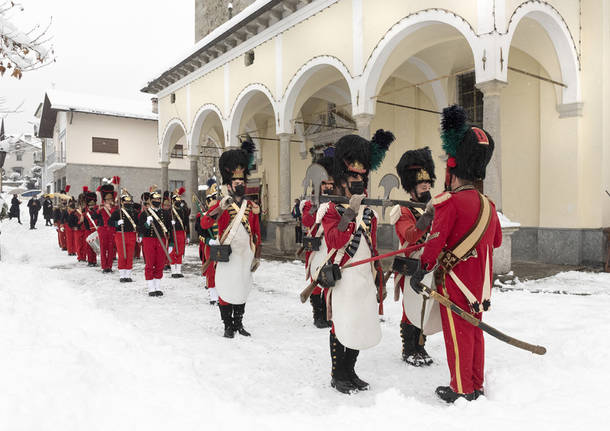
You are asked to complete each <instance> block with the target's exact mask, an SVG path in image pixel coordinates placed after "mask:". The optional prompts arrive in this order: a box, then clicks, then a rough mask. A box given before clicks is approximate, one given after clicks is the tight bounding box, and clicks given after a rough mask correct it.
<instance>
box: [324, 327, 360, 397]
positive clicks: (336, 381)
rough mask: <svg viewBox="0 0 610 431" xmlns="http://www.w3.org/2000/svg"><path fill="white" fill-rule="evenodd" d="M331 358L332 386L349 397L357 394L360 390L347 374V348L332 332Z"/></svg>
mask: <svg viewBox="0 0 610 431" xmlns="http://www.w3.org/2000/svg"><path fill="white" fill-rule="evenodd" d="M330 358H331V361H332V367H333V368H332V371H331V376H332V378H331V380H330V385H331V386H332V387H333V388H335V389H336V390H338V391H339V392H341V393H343V394H348V395H349V394H352V393H354V392H356V391H357V390H358V388H357V387H356V386H355V385H354V384H353V383H352V382H351V380H350V379H349V377H348V376H347V373H346V372H345V347H343V344H341V343H340V342H339V340H337V337H336V336H335V334H333V333H332V332H331V333H330Z"/></svg>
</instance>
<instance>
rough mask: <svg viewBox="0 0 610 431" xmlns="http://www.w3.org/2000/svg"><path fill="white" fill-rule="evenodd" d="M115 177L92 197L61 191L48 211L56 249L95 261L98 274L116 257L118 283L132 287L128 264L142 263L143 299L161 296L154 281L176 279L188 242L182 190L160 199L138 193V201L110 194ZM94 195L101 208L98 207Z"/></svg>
mask: <svg viewBox="0 0 610 431" xmlns="http://www.w3.org/2000/svg"><path fill="white" fill-rule="evenodd" d="M119 182H120V178H119V177H114V178H113V183H109V184H103V185H101V186H100V187H99V188H98V189H97V193H95V192H92V191H90V190H89V189H88V187H86V186H85V187H83V191H82V193H80V194H79V195H78V197H77V198H73V197H71V196H70V195H69V194H68V193H69V191H70V186H69V185H68V186H66V187H65V189H64V190H63V192H62V193H58V194H57V196H58V197H59V199H60V201H59V205H58V206H56V207H55V208H54V209H53V220H54V225H55V227H56V230H57V240H58V245H59V247H60V248H61V249H62V250H65V251H67V252H68V255H69V256H76V258H77V260H78V261H79V262H87V264H88V266H91V267H96V266H98V263H97V256H98V255H99V257H100V265H101V268H102V272H104V273H112V272H113V270H112V267H113V263H114V260H115V257H116V258H117V267H118V271H119V274H120V278H119V281H120V282H121V283H126V282H127V283H128V282H132V281H133V279H132V277H131V272H132V269H133V261H134V259H140V256H142V257H144V260H145V263H146V265H145V271H144V273H145V278H146V281H147V287H148V294H149V295H150V296H162V295H163V292H162V291H161V289H160V279H161V278H162V276H163V269H164V268H166V267H169V268H171V274H172V277H173V278H181V277H183V275H182V257H183V256H184V251H185V246H186V244H187V242H188V237H189V235H188V234H189V223H188V220H189V215H190V209H189V207H188V205H187V204H186V202H185V201H184V200H183V199H182V195H183V193H184V189H183V188H181V189H179V190H176V191H175V192H173V193H170V192H165V193H163V195H162V194H161V192H160V191H158V190H156V186H154V187H153V188H151V191H150V192H145V193H142V195H141V202H140V203H135V202H134V201H133V197H132V196H131V195H130V194H129V193H128V192H127V191H126V190H125V189H122V190H121V195H120V198H119V196H118V193H117V191H116V190H115V184H117V185H118V184H119ZM98 194H99V196H100V198H101V203H100V204H99V205H98Z"/></svg>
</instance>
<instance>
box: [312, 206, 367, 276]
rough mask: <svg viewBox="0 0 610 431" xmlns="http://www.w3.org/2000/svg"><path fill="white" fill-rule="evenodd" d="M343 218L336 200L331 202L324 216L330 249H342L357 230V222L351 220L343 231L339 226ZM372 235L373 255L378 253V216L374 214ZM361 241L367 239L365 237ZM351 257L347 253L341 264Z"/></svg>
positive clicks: (326, 239) (325, 233) (323, 224)
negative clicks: (335, 202)
mask: <svg viewBox="0 0 610 431" xmlns="http://www.w3.org/2000/svg"><path fill="white" fill-rule="evenodd" d="M340 220H341V215H340V214H339V211H338V210H337V206H336V205H335V204H334V202H330V203H329V205H328V210H326V214H325V215H324V217H323V218H322V227H323V228H324V240H325V241H326V247H327V248H328V251H330V250H331V249H333V248H334V249H337V250H338V249H341V248H343V247H344V246H345V245H346V244H347V242H348V241H349V240H350V239H351V237H352V234H353V233H354V231H355V230H357V226H356V223H355V222H353V221H352V222H350V223H349V225H348V226H347V229H346V230H345V232H341V231H340V230H339V228H338V225H339V221H340ZM369 230H370V237H371V246H372V250H371V255H375V254H377V217H376V216H373V217H372V218H371V225H370V228H369ZM360 241H366V239H365V238H364V237H363V238H361V239H360ZM336 254H337V253H336V252H335V253H334V254H333V256H332V259H334V258H335V255H336ZM349 258H350V256H349V255H348V254H347V253H345V255H344V256H343V258H342V259H341V264H340V266H343V265H344V264H345V262H346V261H347V260H348V259H349Z"/></svg>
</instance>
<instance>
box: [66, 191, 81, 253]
mask: <svg viewBox="0 0 610 431" xmlns="http://www.w3.org/2000/svg"><path fill="white" fill-rule="evenodd" d="M82 203H83V195H82V193H81V194H80V195H79V196H78V200H72V201H71V202H70V205H69V211H68V226H69V228H70V235H71V236H72V250H73V251H74V254H75V255H76V259H77V260H78V261H79V262H82V261H84V260H85V259H84V258H83V254H82V250H81V247H82V243H81V241H82V238H83V230H84V227H83V213H82V211H81V205H82Z"/></svg>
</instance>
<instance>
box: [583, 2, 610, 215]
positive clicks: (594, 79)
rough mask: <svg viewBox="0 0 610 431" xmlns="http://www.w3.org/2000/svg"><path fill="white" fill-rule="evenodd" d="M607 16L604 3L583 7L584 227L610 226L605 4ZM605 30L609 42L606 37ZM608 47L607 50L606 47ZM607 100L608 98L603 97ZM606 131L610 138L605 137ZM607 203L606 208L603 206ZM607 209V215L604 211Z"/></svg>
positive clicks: (607, 18)
mask: <svg viewBox="0 0 610 431" xmlns="http://www.w3.org/2000/svg"><path fill="white" fill-rule="evenodd" d="M605 3H606V6H605V12H606V14H605V15H604V14H603V13H602V11H604V8H603V6H602V5H601V2H599V1H592V2H589V3H587V2H585V3H584V4H583V17H582V19H583V29H585V31H583V35H582V36H583V41H582V42H583V45H582V46H583V52H582V61H583V65H582V67H583V71H587V72H589V74H587V75H586V76H585V79H583V80H582V86H581V89H582V96H583V100H584V101H585V105H584V113H585V115H584V116H583V117H582V118H580V119H579V122H580V128H579V132H580V135H579V151H578V155H579V159H578V166H579V172H580V175H581V177H580V183H579V198H580V200H579V210H580V213H579V220H580V224H581V226H583V227H602V226H610V223H609V222H610V214H608V212H609V211H608V207H607V206H606V205H607V203H608V202H610V196H608V195H607V194H606V193H605V190H609V191H610V183H609V182H608V181H607V180H606V181H604V176H606V178H607V175H608V174H607V172H608V171H609V170H610V164H608V163H606V164H604V154H607V152H608V149H609V148H610V144H609V142H608V135H607V128H608V122H609V121H610V117H609V114H610V112H609V111H608V110H607V97H608V86H609V85H610V81H608V80H607V79H606V80H605V81H604V80H603V78H604V75H605V76H606V78H607V77H608V70H607V68H608V36H609V31H608V25H609V22H610V18H609V17H608V13H610V8H609V7H608V4H607V3H608V2H605ZM604 24H605V26H606V29H605V39H604V38H603V37H602V35H603V34H604ZM604 45H605V46H604ZM604 95H605V96H606V98H604V97H603V96H604ZM604 105H606V109H604ZM605 131H606V134H605V133H604V132H605ZM604 135H605V136H604ZM607 161H608V159H607V158H606V162H607ZM601 202H604V204H605V205H604V204H601ZM604 207H606V211H605V212H604V211H603V209H604Z"/></svg>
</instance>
